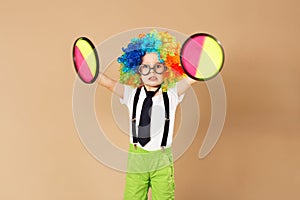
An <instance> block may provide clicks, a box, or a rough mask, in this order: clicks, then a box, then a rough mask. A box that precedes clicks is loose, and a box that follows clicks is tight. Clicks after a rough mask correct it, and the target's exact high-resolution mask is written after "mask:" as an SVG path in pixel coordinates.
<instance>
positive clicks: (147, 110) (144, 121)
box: [138, 86, 160, 146]
mask: <svg viewBox="0 0 300 200" xmlns="http://www.w3.org/2000/svg"><path fill="white" fill-rule="evenodd" d="M144 89H145V92H146V95H147V97H146V98H145V100H144V102H143V107H142V111H141V116H140V123H139V130H138V142H139V143H140V144H141V145H142V146H145V145H146V144H147V143H148V142H149V141H150V123H151V107H152V104H153V102H152V97H153V96H154V95H155V94H156V92H158V90H159V89H160V86H159V87H158V88H157V89H156V91H147V90H146V88H145V86H144Z"/></svg>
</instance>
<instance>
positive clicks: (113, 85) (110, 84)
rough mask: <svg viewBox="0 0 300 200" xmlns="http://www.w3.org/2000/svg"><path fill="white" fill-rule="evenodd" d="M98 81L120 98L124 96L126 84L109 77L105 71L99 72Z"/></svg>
mask: <svg viewBox="0 0 300 200" xmlns="http://www.w3.org/2000/svg"><path fill="white" fill-rule="evenodd" d="M97 81H98V84H99V85H101V86H103V87H106V88H107V89H109V90H110V91H111V92H113V93H114V94H116V95H117V96H119V97H120V98H123V94H124V85H123V84H121V83H119V82H118V81H116V80H113V79H111V78H109V77H108V76H106V75H105V74H103V73H99V78H98V80H97Z"/></svg>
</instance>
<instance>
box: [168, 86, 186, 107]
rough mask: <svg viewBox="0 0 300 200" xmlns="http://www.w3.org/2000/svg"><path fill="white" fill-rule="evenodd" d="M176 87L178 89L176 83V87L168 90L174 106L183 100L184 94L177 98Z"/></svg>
mask: <svg viewBox="0 0 300 200" xmlns="http://www.w3.org/2000/svg"><path fill="white" fill-rule="evenodd" d="M177 87H178V83H176V85H175V86H174V87H172V88H170V89H169V92H170V93H171V95H172V96H173V97H174V100H175V103H176V105H177V104H179V103H181V101H182V100H183V98H184V94H181V95H180V96H178V90H177Z"/></svg>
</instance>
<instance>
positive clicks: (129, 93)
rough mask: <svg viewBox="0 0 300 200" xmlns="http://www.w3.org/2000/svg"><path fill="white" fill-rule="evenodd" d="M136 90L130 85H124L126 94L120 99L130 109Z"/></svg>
mask: <svg viewBox="0 0 300 200" xmlns="http://www.w3.org/2000/svg"><path fill="white" fill-rule="evenodd" d="M134 90H135V88H133V87H131V86H128V85H124V94H123V98H120V103H121V104H125V105H126V106H127V107H128V105H129V102H130V98H131V97H132V95H133V94H134Z"/></svg>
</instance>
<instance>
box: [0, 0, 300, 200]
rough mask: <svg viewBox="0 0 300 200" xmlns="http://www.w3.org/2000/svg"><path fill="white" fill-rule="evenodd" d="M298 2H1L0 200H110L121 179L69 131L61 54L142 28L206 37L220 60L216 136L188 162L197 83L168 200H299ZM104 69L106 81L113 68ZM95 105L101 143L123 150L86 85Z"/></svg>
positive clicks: (65, 64) (203, 94) (68, 65)
mask: <svg viewBox="0 0 300 200" xmlns="http://www.w3.org/2000/svg"><path fill="white" fill-rule="evenodd" d="M299 6H300V5H299V2H298V1H296V0H287V1H271V0H263V1H259V0H251V1H238V0H227V1H225V0H224V1H222V0H219V1H198V0H194V1H190V0H186V1H161V0H160V1H158V0H152V1H116V0H110V1H76V0H73V1H69V0H67V1H57V0H54V1H37V0H36V1H34V0H28V1H14V0H12V1H1V8H0V24H1V27H0V30H1V31H0V58H1V59H0V65H1V73H0V77H1V79H0V87H1V98H0V108H1V115H0V121H1V126H0V134H1V142H0V158H1V164H0V199H1V200H17V199H22V200H53V199H55V200H82V199H88V200H96V199H97V200H99V199H116V200H117V199H122V196H123V190H124V184H125V174H124V173H122V172H118V171H115V170H112V169H110V168H107V167H105V166H104V165H102V164H100V163H99V162H98V161H97V160H95V159H94V158H93V157H92V156H91V155H90V154H89V153H88V151H87V150H86V149H85V148H84V146H83V145H82V143H81V142H80V139H79V137H78V134H77V132H76V129H75V125H74V122H73V114H72V92H73V84H74V80H75V73H74V68H73V63H72V57H71V50H72V45H73V42H74V40H75V39H76V38H77V37H79V36H82V35H84V36H88V37H89V38H91V39H92V40H93V41H94V42H95V43H97V44H99V43H101V42H102V41H104V40H105V39H107V38H109V37H110V36H112V35H114V34H118V33H120V32H122V31H127V30H130V29H133V28H141V27H152V26H153V27H163V28H168V29H173V30H176V31H179V32H182V33H185V34H187V35H191V34H193V33H196V32H208V33H211V34H213V35H215V36H216V37H217V38H218V39H219V40H220V41H221V42H222V44H223V46H224V48H225V53H226V60H225V66H224V69H223V71H222V78H223V81H224V84H225V87H226V94H227V116H226V122H225V126H224V129H223V132H222V135H221V137H220V140H219V141H218V143H217V145H216V146H215V148H214V149H213V151H212V152H211V153H210V154H209V155H208V156H207V157H206V158H205V159H202V160H200V159H199V158H198V151H199V147H200V145H201V144H202V141H203V138H204V135H205V133H206V129H207V127H208V124H209V121H210V107H209V106H210V103H209V94H208V91H207V88H206V86H205V83H197V84H195V85H194V86H193V89H194V90H195V91H196V92H197V94H198V95H197V98H198V99H199V104H201V105H200V106H201V122H200V127H199V130H198V133H197V137H196V138H195V140H194V142H193V143H192V145H191V146H190V148H189V149H188V150H187V151H186V152H185V154H184V155H183V156H182V157H181V158H180V159H179V160H177V161H176V162H175V181H176V193H175V194H176V199H178V200H181V199H205V200H219V199H222V200H260V199H264V200H266V199H272V200H282V199H289V200H296V199H299V198H300V192H299V187H300V156H299V152H300V135H299V133H300V125H299V119H300V92H299V86H300V78H299V74H300V67H299V66H300V59H299V55H298V54H299V52H300V48H299V44H300V43H299V42H300V39H299V35H300V20H299V19H300V15H299V14H298V13H299ZM108 73H109V74H110V75H111V76H112V77H113V78H117V77H118V73H117V67H113V68H110V71H109V72H108ZM95 98H96V100H97V103H96V108H97V113H98V115H99V113H107V116H108V117H107V119H105V120H107V122H108V123H105V124H106V128H110V129H111V130H115V131H114V134H112V135H110V136H109V137H110V138H111V140H112V141H114V143H116V144H117V145H119V146H121V147H124V148H125V149H126V148H127V147H128V138H127V137H126V135H124V134H122V133H121V132H120V130H118V129H117V127H116V125H115V124H114V121H113V119H112V117H111V108H110V102H109V101H103V100H102V99H106V100H110V98H111V94H110V93H109V92H108V91H107V90H106V89H104V88H98V90H97V94H96V97H95ZM98 102H99V103H98ZM99 118H100V117H99ZM100 120H101V119H100Z"/></svg>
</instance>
